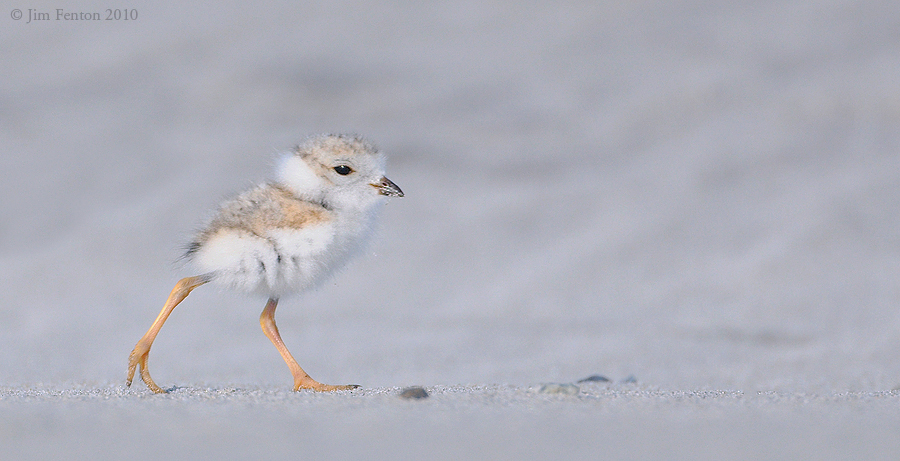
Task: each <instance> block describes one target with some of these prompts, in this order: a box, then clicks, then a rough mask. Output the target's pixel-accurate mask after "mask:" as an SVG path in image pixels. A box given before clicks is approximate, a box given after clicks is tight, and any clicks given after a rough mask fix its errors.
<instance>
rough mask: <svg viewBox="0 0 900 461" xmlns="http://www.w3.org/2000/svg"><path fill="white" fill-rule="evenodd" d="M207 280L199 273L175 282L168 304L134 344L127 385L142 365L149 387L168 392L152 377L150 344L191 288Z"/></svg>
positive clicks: (155, 390)
mask: <svg viewBox="0 0 900 461" xmlns="http://www.w3.org/2000/svg"><path fill="white" fill-rule="evenodd" d="M206 282H209V277H208V276H205V275H198V276H196V277H185V278H183V279H181V280H179V281H178V283H176V284H175V288H173V289H172V293H171V294H170V295H169V299H167V300H166V304H165V306H163V308H162V311H161V312H160V313H159V316H157V317H156V320H155V321H154V322H153V325H151V326H150V329H149V330H147V333H145V334H144V336H143V337H142V338H141V340H140V341H138V343H137V345H135V346H134V350H132V351H131V355H130V356H129V357H128V377H127V379H126V380H125V385H127V386H131V380H132V379H133V378H134V369H135V368H136V367H137V366H138V365H140V367H141V379H142V380H144V382H145V383H146V384H147V387H149V388H150V390H151V391H153V392H156V393H157V394H165V393H166V391H164V390H163V389H162V388H161V387H159V386H157V385H156V383H155V382H153V378H151V377H150V370H148V369H147V358H148V357H149V356H150V346H152V345H153V340H154V339H156V335H157V334H159V330H160V328H162V326H163V324H164V323H166V319H167V318H169V314H171V313H172V311H173V310H174V309H175V306H177V305H178V303H180V302H181V301H183V300H184V298H187V295H188V294H190V292H191V290H193V289H194V288H197V287H199V286H200V285H203V284H204V283H206Z"/></svg>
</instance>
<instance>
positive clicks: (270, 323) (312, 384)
mask: <svg viewBox="0 0 900 461" xmlns="http://www.w3.org/2000/svg"><path fill="white" fill-rule="evenodd" d="M277 305H278V300H277V299H274V298H269V302H268V303H266V307H265V309H263V311H262V314H260V316H259V324H260V325H261V326H262V330H263V333H265V334H266V336H267V337H268V338H269V341H272V344H274V345H275V348H276V349H278V352H279V353H280V354H281V358H283V359H284V361H285V363H287V366H288V368H290V370H291V374H292V375H293V376H294V390H295V391H297V390H300V389H312V390H314V391H319V392H327V391H340V390H347V389H356V388H357V387H359V385H357V384H348V385H345V386H332V385H330V384H322V383H320V382H318V381H316V380H315V379H312V378H310V377H309V374H307V373H306V372H305V371H303V368H300V364H298V363H297V361H296V360H294V357H293V356H292V355H291V353H290V352H289V351H288V349H287V347H286V346H285V345H284V341H282V340H281V335H280V334H278V327H277V326H276V325H275V307H276V306H277Z"/></svg>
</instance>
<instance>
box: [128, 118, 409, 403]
mask: <svg viewBox="0 0 900 461" xmlns="http://www.w3.org/2000/svg"><path fill="white" fill-rule="evenodd" d="M385 197H403V192H402V191H401V190H400V188H399V187H397V185H396V184H394V183H393V182H391V180H389V179H388V178H387V177H385V176H384V156H383V155H382V154H381V153H379V152H378V151H377V150H376V149H375V148H374V147H373V146H372V145H371V144H369V143H367V142H366V141H364V140H363V139H360V138H358V137H351V136H343V135H321V136H316V137H312V138H310V139H308V140H307V141H306V142H305V143H304V144H302V145H300V146H299V147H297V148H296V149H295V150H294V151H293V152H291V153H290V154H288V155H286V156H285V157H284V158H283V159H282V161H281V163H280V165H279V166H278V168H277V171H276V177H275V180H274V181H272V182H270V183H267V184H263V185H261V186H258V187H256V188H254V189H251V190H249V191H247V192H244V193H243V194H240V195H238V196H237V197H235V198H233V199H230V200H227V201H225V202H224V203H222V205H220V207H219V209H218V211H217V213H216V214H215V216H214V217H213V219H212V220H211V221H210V222H209V224H208V225H207V226H206V227H204V228H203V229H202V230H200V231H199V232H198V233H197V235H196V236H195V238H194V240H193V241H192V242H191V243H190V244H189V245H188V249H187V252H186V253H185V257H186V258H188V259H189V260H191V262H193V263H194V265H195V266H197V268H198V269H199V270H200V274H201V275H196V276H193V277H186V278H183V279H181V280H179V281H178V283H177V284H175V288H174V289H173V290H172V293H171V294H170V295H169V298H168V299H167V300H166V304H165V305H164V306H163V309H162V311H161V312H160V313H159V316H158V317H157V318H156V321H154V322H153V325H152V326H151V327H150V329H149V330H148V331H147V333H146V334H145V335H144V336H143V337H142V338H141V340H140V341H138V343H137V345H136V346H134V350H132V351H131V356H130V357H129V359H128V378H127V381H126V383H127V385H129V386H130V385H131V381H132V379H133V378H134V372H135V368H136V367H138V366H139V367H140V374H141V379H143V380H144V382H145V383H146V384H147V387H149V388H150V390H152V391H153V392H156V393H164V392H165V391H164V390H163V389H162V388H160V387H159V386H157V385H156V383H155V382H153V379H152V378H150V372H149V371H148V370H147V358H148V357H149V354H150V346H152V345H153V340H154V339H155V338H156V335H157V334H158V333H159V330H160V328H162V326H163V324H164V323H165V322H166V319H167V318H168V317H169V314H170V313H171V312H172V310H173V309H175V306H177V305H178V303H180V302H181V301H182V300H184V298H186V297H187V295H188V294H189V293H190V292H191V290H193V289H194V288H197V287H198V286H200V285H203V284H205V283H208V282H214V283H218V284H221V285H224V286H226V287H230V288H233V289H237V290H239V291H244V292H248V293H254V294H262V295H265V296H267V297H268V299H269V300H268V302H267V303H266V306H265V308H264V309H263V311H262V314H261V315H260V317H259V322H260V324H261V325H262V330H263V332H264V333H265V334H266V336H267V337H268V338H269V340H270V341H272V344H274V345H275V347H276V348H277V349H278V352H279V353H281V357H282V358H283V359H284V361H285V362H286V363H287V365H288V368H289V369H290V370H291V374H292V375H293V376H294V390H299V389H312V390H316V391H333V390H341V389H354V388H356V387H358V386H356V385H346V386H332V385H328V384H322V383H320V382H318V381H316V380H314V379H312V378H311V377H310V376H309V375H308V374H307V373H306V372H305V371H303V368H300V365H299V364H297V361H296V360H294V357H293V356H291V353H290V352H289V351H288V349H287V347H285V345H284V341H282V340H281V335H280V334H279V333H278V327H277V326H275V307H276V306H277V305H278V300H279V299H280V298H281V297H283V296H286V295H290V294H294V293H299V292H302V291H304V290H306V289H308V288H310V287H313V286H315V285H316V284H318V283H320V282H321V281H323V280H324V279H326V278H327V277H328V276H329V275H331V274H332V273H333V272H334V271H335V270H337V269H339V268H341V267H342V266H343V265H344V264H345V263H346V262H347V260H348V259H349V258H350V257H351V256H353V255H354V253H356V252H357V250H359V249H360V247H361V245H362V244H363V243H364V242H365V240H367V238H368V236H369V234H370V233H371V230H372V225H373V221H374V219H375V215H376V212H377V211H378V208H379V205H381V204H382V202H383V201H384V200H383V199H384V198H385Z"/></svg>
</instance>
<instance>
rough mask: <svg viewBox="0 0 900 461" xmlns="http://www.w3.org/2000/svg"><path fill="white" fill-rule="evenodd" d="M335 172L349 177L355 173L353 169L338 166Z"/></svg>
mask: <svg viewBox="0 0 900 461" xmlns="http://www.w3.org/2000/svg"><path fill="white" fill-rule="evenodd" d="M334 172H335V173H337V174H339V175H341V176H347V175H348V174H350V173H353V168H350V167H349V166H347V165H338V166H336V167H334Z"/></svg>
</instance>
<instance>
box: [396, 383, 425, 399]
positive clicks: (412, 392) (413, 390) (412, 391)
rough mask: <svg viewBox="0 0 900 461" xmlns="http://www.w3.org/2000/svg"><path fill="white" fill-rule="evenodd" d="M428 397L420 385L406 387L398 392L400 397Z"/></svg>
mask: <svg viewBox="0 0 900 461" xmlns="http://www.w3.org/2000/svg"><path fill="white" fill-rule="evenodd" d="M426 397H428V392H426V391H425V388H423V387H420V386H413V387H407V388H406V389H403V391H401V392H400V398H402V399H409V400H412V399H424V398H426Z"/></svg>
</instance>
